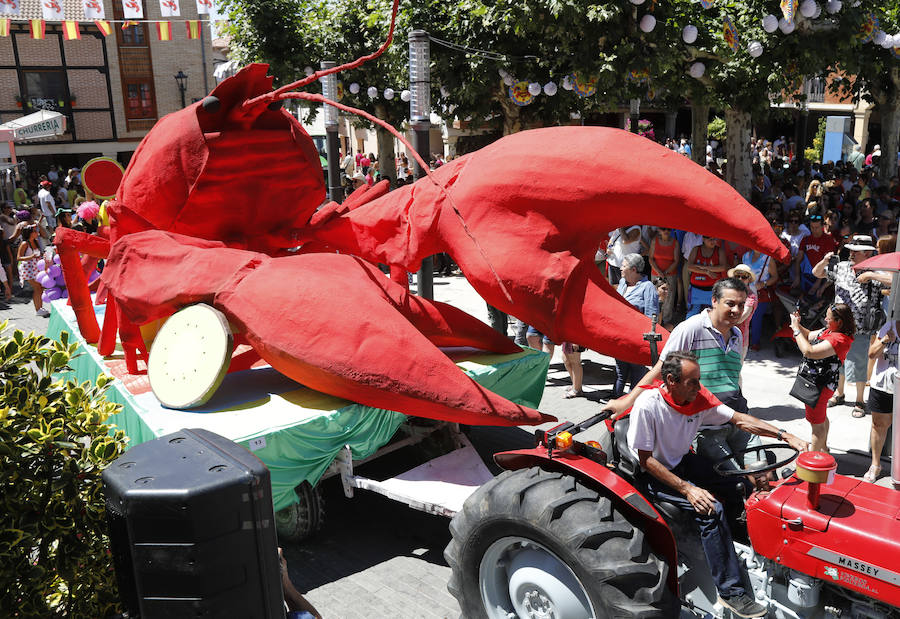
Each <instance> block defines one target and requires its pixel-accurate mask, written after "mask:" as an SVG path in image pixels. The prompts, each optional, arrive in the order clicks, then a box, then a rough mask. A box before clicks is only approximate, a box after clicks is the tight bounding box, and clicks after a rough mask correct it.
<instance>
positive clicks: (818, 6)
mask: <svg viewBox="0 0 900 619" xmlns="http://www.w3.org/2000/svg"><path fill="white" fill-rule="evenodd" d="M821 15H822V7H821V6H820V5H819V3H818V2H817V3H816V12H815V13H813V16H812V19H819V17H820V16H821Z"/></svg>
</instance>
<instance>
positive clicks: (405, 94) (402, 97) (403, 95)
mask: <svg viewBox="0 0 900 619" xmlns="http://www.w3.org/2000/svg"><path fill="white" fill-rule="evenodd" d="M411 98H412V93H410V92H409V91H408V90H406V89H405V88H404V89H403V90H401V91H400V100H401V101H403V102H405V103H409V100H410V99H411Z"/></svg>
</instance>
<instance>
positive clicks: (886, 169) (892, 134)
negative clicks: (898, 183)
mask: <svg viewBox="0 0 900 619" xmlns="http://www.w3.org/2000/svg"><path fill="white" fill-rule="evenodd" d="M891 82H893V84H892V86H893V88H892V89H891V92H890V94H888V96H887V97H886V104H885V105H879V109H880V111H881V162H880V163H879V164H878V178H879V179H880V180H881V181H882V182H884V183H887V182H888V181H889V180H890V179H891V177H893V176H897V149H898V146H900V144H898V143H900V68H898V67H893V68H891Z"/></svg>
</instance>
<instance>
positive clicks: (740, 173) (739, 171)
mask: <svg viewBox="0 0 900 619" xmlns="http://www.w3.org/2000/svg"><path fill="white" fill-rule="evenodd" d="M751 120H752V119H751V117H750V112H745V111H744V110H740V109H736V108H726V110H725V129H726V131H727V132H728V133H727V135H728V137H727V139H726V140H725V157H726V158H727V159H728V163H727V164H726V166H725V181H726V182H727V183H728V184H729V185H731V186H732V187H734V188H735V190H737V192H738V193H739V194H741V195H742V196H744V198H745V199H747V200H749V199H750V184H751V182H752V180H753V179H752V178H751V176H752V172H753V169H752V164H753V162H752V161H751V160H750V151H749V149H748V148H747V145H748V144H749V143H750V123H751Z"/></svg>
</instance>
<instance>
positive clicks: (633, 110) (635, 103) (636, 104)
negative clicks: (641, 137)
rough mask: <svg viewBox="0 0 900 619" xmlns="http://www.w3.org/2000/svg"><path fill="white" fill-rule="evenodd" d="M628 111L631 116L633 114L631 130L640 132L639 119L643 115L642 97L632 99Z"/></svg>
mask: <svg viewBox="0 0 900 619" xmlns="http://www.w3.org/2000/svg"><path fill="white" fill-rule="evenodd" d="M628 112H629V116H631V132H632V133H637V132H638V119H639V118H640V116H641V100H640V99H632V100H631V101H629V102H628Z"/></svg>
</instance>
